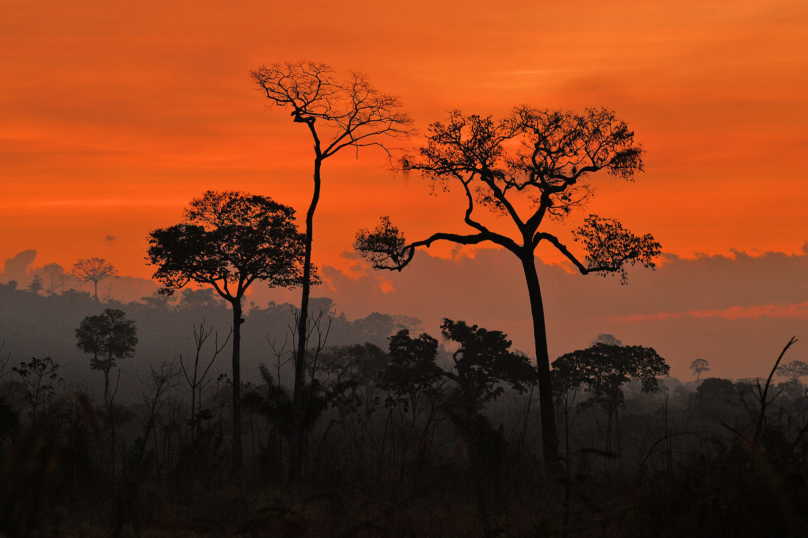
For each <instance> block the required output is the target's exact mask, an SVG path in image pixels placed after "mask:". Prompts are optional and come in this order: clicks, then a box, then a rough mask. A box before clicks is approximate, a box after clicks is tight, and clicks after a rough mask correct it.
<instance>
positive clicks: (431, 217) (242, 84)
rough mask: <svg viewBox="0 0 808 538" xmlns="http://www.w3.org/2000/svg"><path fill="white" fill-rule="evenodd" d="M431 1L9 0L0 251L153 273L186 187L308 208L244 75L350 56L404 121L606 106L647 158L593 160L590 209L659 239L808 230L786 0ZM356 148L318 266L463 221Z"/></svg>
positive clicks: (686, 244)
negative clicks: (362, 244)
mask: <svg viewBox="0 0 808 538" xmlns="http://www.w3.org/2000/svg"><path fill="white" fill-rule="evenodd" d="M436 4H437V3H435V2H426V1H415V2H395V3H393V2H389V3H379V2H370V1H359V2H330V3H326V2H320V1H308V2H286V3H281V2H275V1H269V2H267V1H264V2H259V1H243V2H238V3H235V4H234V3H225V2H213V1H205V2H190V1H184V0H183V1H177V2H171V3H165V2H156V1H153V0H143V1H139V2H109V3H100V2H95V1H82V0H78V1H75V2H70V3H64V2H56V1H33V0H22V1H21V0H5V1H4V2H3V7H2V13H3V15H2V17H0V69H1V70H2V73H3V75H2V77H0V112H2V113H0V187H1V188H2V193H3V196H2V199H0V227H2V229H3V231H4V233H3V234H2V236H1V237H0V257H3V258H4V257H10V256H12V255H14V254H15V253H17V252H19V251H21V250H24V249H28V248H34V249H36V250H37V251H38V252H39V257H38V258H37V262H36V264H37V265H43V264H45V263H48V262H51V261H56V262H58V263H61V264H62V265H65V266H68V265H70V264H72V262H73V261H75V260H76V259H77V258H80V257H90V256H100V257H105V258H107V259H109V260H110V261H112V262H113V263H114V264H116V265H117V266H118V268H119V269H120V270H121V272H122V273H124V274H129V275H134V276H141V277H148V276H149V275H150V273H151V271H150V269H149V267H147V266H146V265H145V262H144V259H143V258H144V256H145V248H146V240H145V237H146V234H147V233H148V232H149V231H150V230H152V229H154V228H157V227H161V226H166V225H170V224H173V223H175V222H177V221H178V220H179V219H180V218H181V211H182V209H183V207H185V206H186V205H187V203H188V201H190V199H191V198H193V197H196V196H199V195H200V194H201V193H202V192H203V191H204V190H207V189H219V190H221V189H239V190H245V191H249V192H253V193H257V194H264V195H268V196H271V197H273V198H275V199H276V200H278V201H281V202H283V203H287V204H290V205H292V206H294V207H295V208H297V209H298V212H299V213H303V212H304V211H305V208H306V204H307V203H308V199H309V197H310V194H311V180H310V175H311V141H310V139H309V138H308V136H307V133H306V132H305V131H304V130H303V129H302V128H301V126H300V125H294V124H292V123H291V121H290V118H289V116H288V114H287V113H285V112H283V111H282V110H274V111H268V110H267V109H266V105H267V102H266V99H264V98H262V96H261V94H260V93H258V92H257V91H255V89H254V88H253V86H252V84H251V81H250V79H249V76H248V73H249V71H250V70H251V69H255V68H257V67H259V66H260V65H261V64H264V63H271V62H274V61H282V60H287V59H289V60H295V59H301V58H305V59H312V60H316V61H322V62H326V63H328V64H331V65H333V66H334V67H335V68H337V69H338V70H340V71H341V72H343V73H344V72H345V71H346V70H347V69H355V70H360V71H363V72H365V73H366V74H367V75H368V76H369V78H370V80H371V81H372V82H373V83H374V84H375V85H376V86H377V87H378V88H379V89H381V90H382V91H385V92H389V93H394V94H396V95H398V96H399V97H400V98H401V100H402V101H403V103H404V105H405V110H406V111H408V112H409V113H410V114H411V115H412V117H413V118H414V119H415V121H416V126H417V127H418V128H419V129H420V130H421V132H423V131H425V129H426V127H427V125H428V124H429V123H430V122H432V121H435V120H439V119H443V118H444V117H445V116H446V112H447V111H448V110H451V109H460V110H462V111H464V112H466V113H472V112H476V113H480V114H493V115H502V114H505V113H507V112H508V111H509V110H510V109H511V108H512V107H513V106H514V105H518V104H522V103H526V104H530V105H533V106H538V107H548V108H570V109H576V110H577V109H582V108H584V107H587V106H596V107H601V106H605V107H608V108H610V109H613V110H615V111H616V112H617V115H618V117H620V118H622V119H624V120H625V121H627V122H628V124H629V126H630V127H631V128H633V129H634V131H635V132H636V135H637V139H638V140H639V141H640V142H641V143H642V144H643V145H644V147H645V149H646V150H647V155H646V159H645V169H646V172H645V173H644V174H642V175H640V176H639V177H638V178H637V181H636V182H635V183H623V182H620V181H618V180H615V179H613V178H611V177H609V176H603V177H597V176H595V177H594V178H593V184H594V185H595V186H596V187H597V188H598V192H597V196H596V197H595V199H594V200H593V202H592V203H591V204H590V207H589V210H591V211H592V212H596V213H599V214H602V215H604V216H609V217H617V218H619V219H620V220H621V221H623V222H624V223H625V224H626V226H627V227H629V228H630V229H632V230H635V231H637V232H641V233H646V232H651V233H653V234H654V236H655V237H656V238H657V239H658V240H659V241H660V242H661V243H662V245H663V249H664V250H665V251H666V252H672V253H675V254H678V255H681V256H689V255H691V254H692V253H693V252H705V253H728V252H729V250H730V249H731V248H735V249H740V250H744V251H747V252H750V253H753V252H756V251H757V252H763V251H770V250H773V251H782V252H788V253H794V252H798V251H799V250H800V248H801V246H802V244H803V242H804V241H805V240H806V239H808V211H806V207H807V206H808V203H807V202H808V185H806V179H808V172H806V170H805V167H804V166H803V161H804V159H805V157H806V154H808V130H806V125H808V4H806V3H805V2H804V1H802V0H801V1H783V2H771V1H764V0H756V1H750V0H739V1H737V0H736V1H732V2H730V1H720V2H710V3H705V2H701V1H695V0H677V1H672V0H665V1H660V2H653V3H644V4H642V5H635V4H638V3H637V2H627V1H619V2H608V3H604V2H596V1H594V0H571V1H566V2H553V3H547V2H514V1H510V2H508V1H504V2H499V3H497V5H496V6H494V5H493V4H491V3H490V2H484V1H478V0H474V1H463V2H459V1H458V2H444V3H441V4H440V5H436ZM606 4H608V5H606ZM413 143H414V144H417V143H418V140H417V139H416V140H414V141H413ZM355 157H356V156H355V155H354V154H353V153H352V152H345V153H344V154H342V155H340V156H338V157H337V158H335V159H333V160H331V161H329V162H327V163H326V166H325V169H324V192H323V199H322V203H321V206H320V208H319V209H318V215H317V227H318V228H317V230H318V231H317V232H316V233H317V234H318V235H317V236H316V245H315V261H316V262H317V263H319V264H331V265H336V266H345V265H347V264H348V263H349V262H348V261H346V260H343V259H341V258H340V253H342V252H343V251H346V250H348V249H350V245H351V242H352V240H353V235H354V233H355V231H356V230H357V229H358V228H360V227H368V226H372V225H374V224H375V222H376V219H377V218H378V216H379V215H382V214H389V215H390V216H391V217H392V218H393V220H394V221H395V222H397V223H398V224H399V226H400V227H401V228H402V229H404V230H405V231H406V232H407V234H408V236H410V237H412V238H416V237H420V236H423V235H425V234H428V233H431V232H433V231H437V230H443V231H463V228H462V226H461V225H460V220H461V218H462V207H463V200H462V199H461V198H459V193H454V194H450V195H448V196H447V197H431V196H429V194H428V193H429V189H428V186H427V185H426V183H425V182H424V181H422V180H420V179H419V178H418V177H417V176H410V177H403V176H400V175H398V176H397V175H394V174H391V173H390V172H389V171H388V170H387V168H386V161H385V159H384V156H383V155H382V154H381V153H380V152H378V151H373V150H368V151H363V152H362V153H360V155H359V159H358V160H357V159H356V158H355ZM582 216H583V214H580V215H578V216H577V217H575V218H578V219H580V218H581V217H582ZM575 218H573V219H572V220H571V224H573V225H574V224H575ZM110 237H114V240H111V239H109V238H110ZM540 255H542V256H548V257H549V256H550V254H549V252H545V251H542V252H540Z"/></svg>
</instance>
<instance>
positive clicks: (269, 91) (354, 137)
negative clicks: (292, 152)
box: [250, 62, 412, 479]
mask: <svg viewBox="0 0 808 538" xmlns="http://www.w3.org/2000/svg"><path fill="white" fill-rule="evenodd" d="M250 75H251V77H252V79H253V80H254V81H255V83H256V84H257V85H258V89H259V90H260V91H261V92H262V93H264V94H265V95H266V97H267V99H269V102H270V106H271V107H272V106H278V107H282V108H286V109H288V110H290V115H291V116H292V121H294V122H295V123H302V124H304V125H305V126H306V128H307V129H308V130H309V133H310V134H311V137H312V140H313V142H314V147H313V149H314V173H313V178H314V192H313V194H312V199H311V203H310V204H309V209H308V211H307V212H306V249H305V259H304V263H303V296H302V299H301V303H300V319H299V321H298V330H297V336H298V344H297V355H296V357H295V382H294V394H293V411H292V454H291V458H290V465H289V467H290V469H289V475H290V477H291V478H292V479H297V478H299V477H300V474H301V471H302V469H301V460H300V457H299V456H300V454H299V453H300V450H299V448H300V446H299V445H300V443H301V440H302V439H301V434H302V430H301V427H300V416H301V412H302V406H303V400H302V398H303V385H304V383H305V381H304V370H305V367H306V333H307V324H308V317H309V294H310V284H309V280H310V279H309V276H310V273H311V250H312V241H313V238H314V212H315V211H316V209H317V204H318V202H319V200H320V184H321V180H322V176H321V170H322V166H323V162H324V161H325V160H326V159H328V158H330V157H333V156H334V155H336V154H337V153H339V152H340V151H341V150H343V149H345V148H354V149H355V150H357V151H358V149H359V148H361V147H367V146H378V147H380V148H382V149H384V150H385V151H387V148H386V147H385V145H384V141H385V139H391V138H393V139H394V138H401V137H407V136H409V134H410V132H411V127H410V126H411V124H412V120H411V119H410V117H409V116H408V115H406V114H404V113H403V112H401V111H400V109H401V103H400V102H399V100H398V98H396V97H394V96H392V95H388V94H383V93H380V92H379V91H378V90H376V89H375V88H374V87H373V86H372V85H371V84H370V82H368V80H367V78H366V77H365V75H363V74H361V73H351V74H350V76H349V77H348V79H347V80H339V79H338V78H337V77H336V75H335V71H334V69H332V68H331V67H330V66H328V65H325V64H321V63H314V62H285V63H276V64H272V65H269V66H263V67H261V68H259V69H257V70H255V71H252V72H251V73H250ZM388 155H389V152H388Z"/></svg>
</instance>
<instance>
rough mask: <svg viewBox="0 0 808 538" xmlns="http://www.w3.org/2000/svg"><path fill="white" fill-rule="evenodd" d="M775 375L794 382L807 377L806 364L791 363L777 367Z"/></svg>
mask: <svg viewBox="0 0 808 538" xmlns="http://www.w3.org/2000/svg"><path fill="white" fill-rule="evenodd" d="M777 375H779V376H782V377H786V378H788V380H789V381H796V380H798V379H799V378H801V377H805V376H807V375H808V364H806V363H805V362H803V361H791V362H789V363H786V364H784V365H782V366H778V367H777Z"/></svg>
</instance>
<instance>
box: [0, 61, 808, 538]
mask: <svg viewBox="0 0 808 538" xmlns="http://www.w3.org/2000/svg"><path fill="white" fill-rule="evenodd" d="M250 77H251V79H252V81H253V82H254V83H255V85H256V88H257V90H259V91H260V93H261V95H262V96H263V97H266V98H267V99H268V100H269V103H270V107H271V108H273V107H274V108H279V109H282V110H283V111H286V112H288V113H289V114H290V117H291V118H292V121H293V122H294V123H298V124H302V127H305V128H306V129H307V130H308V133H309V134H310V135H311V140H312V143H313V162H312V164H313V176H312V179H313V190H312V198H311V202H310V204H309V206H308V211H307V212H306V216H305V222H304V223H303V224H302V225H301V227H300V228H298V225H297V223H296V220H295V211H294V210H293V209H292V208H291V207H288V206H285V205H283V203H282V200H276V199H273V198H270V197H268V196H264V195H263V194H256V193H252V194H250V193H245V192H238V191H214V190H209V191H207V192H204V193H201V194H200V197H199V198H195V199H193V200H191V201H190V204H189V206H188V208H187V209H186V211H185V213H184V220H183V221H182V222H180V223H178V224H175V225H173V226H169V227H166V228H157V229H154V230H153V231H152V232H151V233H150V234H149V237H148V243H149V244H148V249H147V250H146V249H144V256H145V257H146V260H147V262H148V263H149V265H150V268H151V269H152V270H153V271H154V274H153V278H154V280H156V281H158V282H160V283H161V285H162V286H163V287H162V288H161V289H160V291H159V292H158V293H155V294H154V295H152V296H149V297H144V298H142V299H141V300H139V301H133V302H128V303H121V302H119V301H116V300H114V299H113V298H112V297H109V296H108V297H106V298H105V297H103V296H99V293H98V284H99V282H101V281H103V280H105V279H113V278H116V277H117V276H118V273H117V270H116V268H115V267H114V266H113V265H112V264H111V263H109V262H108V261H107V260H105V259H103V258H99V257H91V258H87V259H82V260H79V261H77V262H76V263H75V264H74V265H73V269H72V270H71V271H65V270H64V269H63V268H62V267H61V266H59V265H57V264H49V265H48V266H46V267H45V268H43V271H44V272H45V274H46V275H47V276H48V279H47V281H43V279H42V278H40V276H39V275H36V276H35V277H34V279H33V281H32V282H31V283H30V284H29V285H28V286H27V287H25V288H20V287H18V286H17V283H16V282H14V281H11V282H8V283H6V284H0V304H2V309H0V342H2V343H3V348H0V457H2V460H0V462H2V466H0V533H3V534H4V535H7V536H10V537H18V536H19V537H22V536H50V535H53V536H56V535H71V536H72V535H76V536H78V535H83V536H165V535H172V536H173V535H177V536H219V535H222V536H238V535H250V536H367V537H375V536H379V537H381V536H412V537H419V536H484V537H495V536H525V537H526V536H565V537H566V536H728V535H734V536H804V535H805V533H806V531H808V511H806V509H805V508H806V506H805V502H806V501H808V485H807V484H808V481H806V478H808V467H806V465H808V438H807V436H806V433H808V416H806V411H808V405H806V404H808V398H806V396H807V395H808V388H807V387H806V386H805V385H804V384H803V383H802V381H801V378H803V377H805V376H806V375H808V365H806V364H805V363H803V362H801V361H791V360H790V356H789V348H790V347H791V346H792V345H793V344H794V343H795V340H794V339H792V340H791V341H789V342H788V343H787V344H786V345H785V348H783V349H782V352H781V353H780V354H779V355H777V351H779V350H772V360H771V365H770V366H769V367H768V370H766V371H765V372H762V377H760V378H755V379H744V380H729V379H720V378H713V377H707V372H709V371H710V364H709V361H706V360H704V359H696V360H694V361H693V363H692V364H691V370H692V372H693V379H692V380H686V381H680V380H677V379H675V378H672V377H670V376H669V372H670V366H669V365H668V364H667V362H666V360H665V358H664V357H661V356H660V355H659V354H658V353H657V352H656V350H654V349H653V348H650V347H645V346H641V345H632V346H629V345H623V343H622V342H621V341H619V340H618V339H617V338H616V337H615V336H613V335H609V334H601V335H598V336H597V337H596V338H594V339H593V341H592V342H591V343H590V345H589V346H588V347H586V348H584V349H579V350H576V351H574V352H571V353H567V354H564V355H562V356H560V357H557V358H555V360H551V357H550V354H549V351H548V344H547V342H548V339H551V338H553V334H552V333H550V332H548V330H547V324H546V321H545V312H544V304H543V299H542V290H541V287H540V282H539V277H538V275H537V272H536V258H535V250H536V248H537V247H538V245H539V244H540V243H542V242H546V243H548V244H550V245H551V246H553V247H554V248H555V249H557V250H558V252H560V253H561V254H562V255H563V256H564V257H565V258H566V259H568V260H569V261H570V262H571V263H572V264H573V266H574V267H575V268H576V270H577V271H578V272H579V273H581V274H583V275H587V274H593V273H594V274H601V275H612V276H615V277H617V278H619V279H620V280H621V281H622V282H625V281H626V277H627V275H628V273H627V272H626V267H627V266H631V265H635V264H639V265H641V266H644V267H646V268H650V269H653V268H654V266H655V262H656V261H657V260H658V259H659V257H660V255H661V246H660V244H659V243H658V242H656V240H655V239H654V238H653V236H652V235H650V234H644V235H637V234H635V233H633V232H631V231H629V230H627V229H626V228H624V227H623V225H622V224H621V223H620V222H619V221H617V220H614V219H612V218H604V217H600V216H598V215H594V214H592V215H589V216H588V217H587V218H585V219H584V224H583V225H582V226H580V227H579V228H577V229H575V230H573V231H572V232H571V235H572V238H573V240H574V241H575V242H576V243H578V245H577V246H572V245H569V246H568V245H567V244H565V243H564V242H562V240H561V239H560V238H559V237H558V236H557V235H555V233H556V232H553V233H551V232H550V231H547V230H546V229H545V228H543V227H542V226H543V224H544V225H545V227H546V223H545V222H544V221H545V219H547V221H548V222H551V223H553V224H554V225H559V224H563V223H564V222H565V219H566V217H567V216H568V215H569V214H570V213H571V212H573V211H577V210H581V209H583V208H584V207H585V205H586V203H587V202H588V200H589V198H590V197H591V195H592V194H593V192H594V186H593V184H594V183H595V182H596V181H597V180H598V179H599V178H600V177H601V176H602V175H604V174H611V175H612V176H614V177H617V178H619V179H625V180H630V181H633V180H634V178H635V176H636V174H637V173H638V172H641V171H642V169H643V161H642V156H643V149H642V146H641V145H640V144H639V143H638V142H635V135H634V132H633V131H631V130H630V129H629V127H628V125H627V124H626V123H625V122H623V121H621V120H619V119H617V117H616V115H615V114H614V113H613V112H611V111H609V110H608V109H588V110H586V111H584V112H581V113H574V112H570V111H550V110H543V109H537V108H533V107H529V106H517V107H516V108H514V110H513V112H512V114H510V115H509V116H506V117H504V118H502V119H494V118H492V117H483V116H478V115H473V114H472V115H465V114H463V113H462V112H459V111H453V112H450V113H449V119H448V120H440V121H436V122H434V123H432V124H430V125H429V126H428V127H427V129H426V133H425V134H424V135H423V136H422V141H421V143H420V144H422V145H420V144H416V145H415V146H414V147H415V149H411V150H409V151H407V150H401V149H398V148H395V147H393V146H394V145H397V144H405V143H408V141H409V139H410V138H413V137H415V136H417V135H418V133H417V131H416V130H415V128H414V122H413V120H412V119H411V118H410V117H409V116H408V115H407V114H406V113H404V112H402V109H403V105H402V103H401V102H400V101H399V100H398V99H397V98H396V97H394V96H392V95H389V94H385V93H381V92H379V91H378V90H376V89H375V88H374V87H373V86H372V85H371V84H370V83H369V81H368V79H367V77H365V76H364V75H362V74H359V73H350V75H349V76H348V77H345V78H340V77H338V76H337V74H336V72H335V71H334V70H333V69H332V68H330V67H329V66H327V65H324V64H317V63H312V62H286V63H278V64H272V65H269V66H264V67H261V68H259V69H257V70H255V71H253V72H251V73H250ZM419 145H420V147H418V146H419ZM374 147H375V148H377V149H378V148H381V149H382V150H383V151H384V153H385V155H386V156H387V157H388V162H389V163H390V165H391V166H392V167H393V168H394V169H395V170H398V171H402V172H405V173H411V174H418V175H420V176H423V177H424V178H425V179H426V180H427V181H429V182H431V184H432V186H433V187H434V189H435V190H436V192H441V191H445V190H448V189H450V188H455V189H459V190H460V192H461V193H462V194H463V195H464V196H465V198H466V201H467V207H466V209H465V212H464V213H463V214H462V215H459V216H458V217H459V221H462V222H463V224H464V225H465V226H467V227H468V228H470V229H471V232H470V233H469V234H467V235H464V234H458V233H450V232H442V231H441V232H436V233H434V234H433V235H431V236H429V237H427V238H425V239H421V240H416V241H408V240H407V239H405V236H404V233H403V232H402V231H401V230H399V228H398V227H397V226H395V225H394V224H392V223H391V220H390V219H389V217H386V216H382V217H381V221H380V224H379V225H378V226H377V227H376V228H374V229H362V230H359V231H358V232H357V234H356V237H355V243H354V247H355V249H356V250H357V251H358V252H359V253H360V255H361V256H363V257H364V258H365V259H367V260H368V261H369V262H370V263H371V265H372V266H373V267H374V268H375V269H387V270H397V271H401V270H403V269H404V268H405V267H406V266H408V265H409V264H410V263H416V262H415V261H413V260H414V259H415V258H414V257H415V252H416V249H418V248H420V247H425V248H428V247H430V246H431V245H432V244H433V243H435V242H438V241H446V242H451V243H456V244H459V245H479V244H481V243H492V244H495V245H497V246H499V247H502V248H504V249H505V250H507V251H509V252H510V253H512V254H514V255H515V256H516V257H517V258H518V260H519V262H520V265H521V268H522V272H523V275H522V276H523V277H524V279H525V283H526V293H525V295H524V301H525V303H526V304H529V306H530V314H531V323H532V328H533V336H534V347H533V349H532V351H533V353H532V354H525V353H523V352H521V351H518V350H516V349H514V348H513V346H512V341H511V340H510V339H509V337H508V335H507V334H505V333H504V332H502V331H501V330H498V328H497V327H481V326H478V325H474V324H470V323H469V322H468V321H467V320H462V319H449V318H444V319H443V321H442V324H441V327H440V334H439V335H438V334H436V335H432V334H429V333H428V332H425V331H423V330H422V328H421V326H420V325H421V324H420V322H419V320H416V319H413V318H407V317H404V316H392V315H388V314H380V313H374V314H371V315H369V316H367V317H365V318H360V319H355V320H352V321H351V320H349V319H348V318H347V317H346V316H345V315H343V314H340V315H338V314H337V311H336V307H338V306H339V305H336V306H335V305H334V304H333V302H332V301H331V300H329V299H326V298H312V297H311V288H312V286H316V285H318V284H319V275H318V270H317V268H316V267H315V266H314V265H313V263H312V251H313V249H314V248H315V246H316V245H317V242H316V241H315V238H316V237H317V236H315V234H314V230H315V214H316V208H317V205H318V201H319V198H320V193H321V188H322V183H323V181H324V178H327V174H324V164H325V163H326V162H327V160H328V159H329V158H330V157H332V156H334V155H335V154H337V153H339V152H341V151H345V152H348V151H353V152H359V150H360V149H362V148H374ZM325 181H327V179H325ZM307 185H308V183H307V178H301V180H300V188H301V189H304V188H308V187H307ZM267 194H272V193H267ZM370 218H373V217H370ZM552 229H553V230H556V229H557V227H556V228H552ZM508 231H509V232H511V233H512V234H513V235H508ZM578 253H582V254H583V255H581V254H578ZM71 279H72V280H73V281H75V282H83V283H90V282H92V283H93V291H94V293H93V294H92V295H91V294H89V293H85V292H82V291H77V290H76V289H73V288H72V287H71ZM259 281H260V282H263V283H264V284H265V285H268V286H269V287H280V288H288V289H294V290H299V292H300V294H301V301H300V303H298V304H294V305H291V304H275V303H270V304H269V305H267V306H266V307H262V306H260V305H256V304H249V305H248V304H247V291H248V289H249V288H250V286H251V285H252V284H253V283H254V282H259ZM629 285H630V284H629ZM102 295H103V294H102ZM438 337H440V339H438ZM6 346H8V347H6ZM12 348H13V349H14V350H15V352H14V353H12V352H11V351H8V349H12ZM45 349H48V350H59V354H58V355H57V354H56V353H50V354H48V355H44V356H43V354H42V353H41V351H42V350H45ZM17 350H24V351H23V352H22V353H20V352H18V351H17ZM226 355H230V361H229V363H228V361H227V360H226V359H225V356H226ZM93 370H95V371H100V372H101V373H102V374H103V380H102V379H101V377H102V376H100V375H97V374H93V373H92V371H93ZM102 381H103V385H102Z"/></svg>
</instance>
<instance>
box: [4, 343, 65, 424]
mask: <svg viewBox="0 0 808 538" xmlns="http://www.w3.org/2000/svg"><path fill="white" fill-rule="evenodd" d="M11 371H12V372H14V373H15V374H17V377H19V378H20V381H22V383H23V385H24V386H25V392H26V397H27V399H28V403H29V405H30V406H31V422H36V419H37V413H38V411H39V408H40V407H42V408H44V409H47V408H48V406H49V405H50V402H51V401H52V400H53V399H54V398H55V397H56V387H57V386H58V385H59V383H60V382H62V381H64V380H63V379H61V378H60V377H59V374H58V371H59V364H57V363H55V362H53V359H51V358H50V357H45V358H44V359H37V358H36V357H31V361H30V362H21V363H20V365H19V366H15V367H12V368H11Z"/></svg>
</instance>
